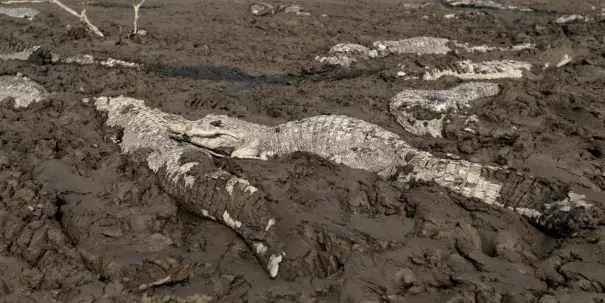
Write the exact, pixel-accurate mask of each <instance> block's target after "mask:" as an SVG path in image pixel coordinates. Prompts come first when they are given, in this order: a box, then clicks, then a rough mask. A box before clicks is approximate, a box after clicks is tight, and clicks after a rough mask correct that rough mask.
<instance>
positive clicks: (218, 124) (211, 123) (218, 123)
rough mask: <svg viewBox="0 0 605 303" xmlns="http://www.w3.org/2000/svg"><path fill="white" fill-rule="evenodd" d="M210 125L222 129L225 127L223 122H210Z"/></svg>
mask: <svg viewBox="0 0 605 303" xmlns="http://www.w3.org/2000/svg"><path fill="white" fill-rule="evenodd" d="M210 125H212V126H216V127H220V126H222V125H223V122H222V121H221V120H216V121H212V122H210Z"/></svg>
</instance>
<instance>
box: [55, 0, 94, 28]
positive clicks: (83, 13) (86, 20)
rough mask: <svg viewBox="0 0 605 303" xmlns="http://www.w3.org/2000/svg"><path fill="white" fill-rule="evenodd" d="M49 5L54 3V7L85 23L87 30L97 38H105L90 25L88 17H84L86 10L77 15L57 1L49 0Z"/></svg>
mask: <svg viewBox="0 0 605 303" xmlns="http://www.w3.org/2000/svg"><path fill="white" fill-rule="evenodd" d="M49 1H50V2H51V3H54V4H56V5H58V6H59V7H60V8H62V9H64V10H66V11H67V12H68V13H70V14H72V15H74V16H76V17H78V18H80V21H82V22H84V23H86V25H88V28H89V29H90V30H91V31H92V32H93V33H95V34H97V36H99V37H105V35H103V33H102V32H101V31H100V30H99V29H98V28H97V27H96V26H94V25H93V24H92V23H90V20H88V17H86V9H83V10H82V12H81V13H79V14H78V13H77V12H76V11H74V10H73V9H71V8H69V7H67V6H66V5H65V4H63V3H61V2H59V0H49Z"/></svg>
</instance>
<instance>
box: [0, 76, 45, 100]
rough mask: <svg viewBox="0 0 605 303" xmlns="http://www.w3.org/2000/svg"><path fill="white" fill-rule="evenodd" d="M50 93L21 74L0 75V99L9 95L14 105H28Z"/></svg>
mask: <svg viewBox="0 0 605 303" xmlns="http://www.w3.org/2000/svg"><path fill="white" fill-rule="evenodd" d="M49 96H50V94H49V93H48V91H47V90H46V89H45V88H44V87H43V86H42V85H40V84H38V83H37V82H35V81H32V80H30V79H29V78H27V77H25V76H23V75H22V74H17V75H15V76H11V75H5V76H0V101H2V100H4V99H6V98H8V97H11V98H13V99H14V101H15V103H14V106H15V107H28V106H29V105H30V104H31V103H33V102H39V101H41V100H44V99H46V98H48V97H49Z"/></svg>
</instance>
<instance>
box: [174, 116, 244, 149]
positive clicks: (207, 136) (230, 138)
mask: <svg viewBox="0 0 605 303" xmlns="http://www.w3.org/2000/svg"><path fill="white" fill-rule="evenodd" d="M168 129H169V130H170V132H172V133H173V134H175V135H176V136H175V137H176V138H177V139H178V140H181V141H185V142H188V143H190V144H192V145H195V146H197V147H199V148H202V149H204V150H206V151H208V152H209V153H211V154H212V155H214V156H217V157H226V156H228V155H224V154H221V153H220V152H217V151H216V150H215V149H217V148H218V147H221V146H220V145H221V144H220V139H221V138H225V139H224V140H223V141H224V142H233V143H235V142H237V143H239V142H241V139H239V138H238V137H237V136H235V135H233V134H232V133H231V132H229V131H221V130H203V129H200V128H195V127H187V125H186V124H185V123H182V122H173V123H169V124H168ZM213 141H218V142H213ZM213 143H214V144H213ZM233 145H235V146H237V145H239V144H233ZM228 147H229V146H228Z"/></svg>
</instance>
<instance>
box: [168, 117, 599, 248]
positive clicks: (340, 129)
mask: <svg viewBox="0 0 605 303" xmlns="http://www.w3.org/2000/svg"><path fill="white" fill-rule="evenodd" d="M169 128H170V131H171V132H172V136H173V137H174V138H175V139H178V140H183V141H186V142H190V143H191V144H194V145H196V146H199V147H202V148H205V149H208V150H211V151H212V152H213V153H214V154H215V155H216V156H219V157H233V158H242V159H258V160H264V161H267V160H270V159H271V158H272V157H274V156H281V155H286V154H290V153H294V152H297V151H298V152H307V153H311V154H315V155H318V156H320V157H323V158H326V159H328V160H330V161H333V162H335V163H338V164H343V165H346V166H349V167H351V168H354V169H362V170H366V171H370V172H374V173H377V174H378V175H379V176H380V177H382V178H385V179H389V180H394V181H398V182H405V183H410V182H435V183H437V184H438V185H440V186H443V187H445V188H447V189H449V190H451V191H453V192H455V193H458V194H461V195H463V196H466V197H469V198H476V199H479V200H480V201H482V202H484V203H486V204H489V205H492V206H495V207H502V208H507V209H510V210H512V211H514V212H516V213H518V214H520V215H521V216H523V217H525V218H527V219H528V221H529V222H531V223H532V224H534V225H535V226H536V227H537V228H539V229H542V230H543V231H545V232H547V233H550V234H552V235H555V236H574V235H576V234H577V232H579V231H580V230H582V229H590V228H595V227H596V226H598V225H600V224H601V223H602V222H603V218H604V216H603V210H602V209H600V208H598V207H593V205H592V204H590V203H587V202H586V201H585V200H584V199H583V198H584V197H583V196H582V195H578V194H576V193H574V192H572V191H571V190H570V185H569V184H562V183H559V182H555V181H547V180H545V179H543V178H537V177H533V176H531V175H528V174H523V173H519V172H516V171H513V170H510V169H507V168H502V167H495V166H489V165H481V164H478V163H471V162H469V161H465V160H454V159H445V158H438V157H435V156H433V155H432V154H431V153H429V152H426V151H421V150H417V149H415V148H413V147H412V146H410V145H409V144H408V143H406V142H405V141H404V140H403V139H401V137H400V136H399V135H397V134H395V133H393V132H390V131H388V130H386V129H384V128H382V127H380V126H378V125H375V124H372V123H369V122H366V121H363V120H360V119H356V118H353V117H348V116H343V115H322V116H314V117H309V118H305V119H301V120H297V121H291V122H287V123H284V124H280V125H277V126H273V127H269V126H265V125H261V124H256V123H252V122H248V121H245V120H242V119H238V118H234V117H230V116H227V115H213V114H210V115H207V116H205V117H203V118H202V119H199V120H195V121H184V120H182V119H181V120H178V121H176V120H175V122H174V123H171V124H170V125H169Z"/></svg>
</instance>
